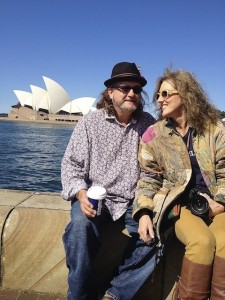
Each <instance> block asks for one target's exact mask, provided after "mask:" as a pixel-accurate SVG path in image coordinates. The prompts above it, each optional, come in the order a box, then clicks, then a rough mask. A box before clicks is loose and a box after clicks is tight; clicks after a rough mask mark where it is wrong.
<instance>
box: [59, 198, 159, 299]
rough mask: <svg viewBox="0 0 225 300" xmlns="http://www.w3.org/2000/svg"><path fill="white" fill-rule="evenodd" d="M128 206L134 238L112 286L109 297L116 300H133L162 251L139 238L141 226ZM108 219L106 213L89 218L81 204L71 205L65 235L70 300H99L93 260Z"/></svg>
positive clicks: (128, 225)
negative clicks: (102, 227)
mask: <svg viewBox="0 0 225 300" xmlns="http://www.w3.org/2000/svg"><path fill="white" fill-rule="evenodd" d="M131 213H132V206H129V207H128V209H127V211H126V213H125V214H124V216H123V217H122V218H124V221H125V226H126V228H127V230H128V232H129V234H130V235H131V238H130V240H129V243H128V246H127V249H126V251H125V255H124V258H123V261H122V263H121V265H120V266H119V267H118V269H117V273H116V275H115V277H114V278H113V280H112V281H111V283H110V288H109V289H108V290H107V294H108V295H110V296H111V297H112V298H113V299H115V300H131V299H132V298H133V296H134V295H135V294H136V292H137V291H138V290H139V289H140V287H141V286H142V285H143V283H144V282H145V281H146V279H147V278H148V277H149V275H150V274H151V273H152V272H153V270H154V269H155V267H156V264H157V263H158V262H159V259H160V256H161V250H159V249H157V248H156V246H155V245H154V244H153V245H151V246H148V245H147V244H145V243H144V242H143V241H142V240H140V238H139V234H138V233H137V229H138V223H137V222H136V221H134V220H133V218H132V215H131ZM107 218H109V213H108V212H104V211H103V213H102V214H101V215H100V216H96V217H95V218H90V219H89V218H87V217H86V216H84V215H83V213H82V212H81V210H80V203H79V201H75V202H73V203H72V208H71V221H70V223H69V224H68V225H67V227H66V230H65V233H64V235H63V242H64V247H65V252H66V263H67V267H68V269H69V275H68V286H69V288H68V293H67V299H68V300H96V299H97V286H96V282H95V273H94V269H93V259H94V258H95V256H96V254H97V251H98V249H99V247H100V245H101V233H100V232H101V225H102V224H103V222H104V221H107Z"/></svg>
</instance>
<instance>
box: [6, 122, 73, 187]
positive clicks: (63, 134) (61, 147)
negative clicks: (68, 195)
mask: <svg viewBox="0 0 225 300" xmlns="http://www.w3.org/2000/svg"><path fill="white" fill-rule="evenodd" d="M73 129H74V125H71V126H65V125H55V124H46V123H45V124H39V123H28V122H10V121H2V122H0V188H1V189H16V190H27V191H41V192H60V191H61V179H60V173H61V161H62V157H63V155H64V152H65V149H66V146H67V144H68V142H69V139H70V136H71V134H72V131H73Z"/></svg>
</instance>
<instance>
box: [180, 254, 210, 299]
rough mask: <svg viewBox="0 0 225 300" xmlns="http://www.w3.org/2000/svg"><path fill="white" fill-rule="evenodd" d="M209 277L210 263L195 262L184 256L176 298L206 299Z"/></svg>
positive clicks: (208, 290)
mask: <svg viewBox="0 0 225 300" xmlns="http://www.w3.org/2000/svg"><path fill="white" fill-rule="evenodd" d="M211 278H212V265H202V264H197V263H194V262H192V261H190V260H189V259H187V258H186V257H185V256H184V258H183V263H182V270H181V279H180V282H179V292H178V298H177V299H182V300H183V299H194V300H206V299H208V298H209V295H210V285H211Z"/></svg>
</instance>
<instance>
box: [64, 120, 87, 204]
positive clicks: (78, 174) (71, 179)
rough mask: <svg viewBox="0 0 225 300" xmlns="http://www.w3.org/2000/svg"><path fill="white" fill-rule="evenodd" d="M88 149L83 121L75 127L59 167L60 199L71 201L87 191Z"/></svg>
mask: <svg viewBox="0 0 225 300" xmlns="http://www.w3.org/2000/svg"><path fill="white" fill-rule="evenodd" d="M89 157H90V147H89V143H88V133H87V129H86V126H85V120H84V119H83V118H82V119H81V120H80V121H79V122H78V124H77V125H76V127H75V129H74V131H73V133H72V135H71V138H70V141H69V143H68V146H67V148H66V151H65V154H64V156H63V159H62V165H61V181H62V197H63V198H64V199H65V200H73V199H75V198H76V194H77V193H78V192H79V191H80V190H87V189H88V184H87V180H88V173H89V165H90V162H89Z"/></svg>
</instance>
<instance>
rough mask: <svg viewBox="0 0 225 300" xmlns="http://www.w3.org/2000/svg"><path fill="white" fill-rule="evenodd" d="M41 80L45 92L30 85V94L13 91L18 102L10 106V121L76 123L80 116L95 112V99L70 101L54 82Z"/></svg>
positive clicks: (48, 79)
mask: <svg viewBox="0 0 225 300" xmlns="http://www.w3.org/2000/svg"><path fill="white" fill-rule="evenodd" d="M43 79H44V82H45V85H46V90H45V89H42V88H40V87H38V86H34V85H30V88H31V92H25V91H20V90H14V93H15V95H16V96H17V98H18V100H19V102H18V104H16V105H13V106H12V110H11V111H10V113H9V115H8V117H9V118H10V119H15V118H16V119H23V120H25V119H26V120H50V121H70V122H77V121H78V120H79V119H80V117H81V116H83V115H85V114H87V113H88V112H89V111H91V110H95V107H93V105H94V103H95V101H96V99H95V98H91V97H81V98H78V99H74V100H71V99H70V97H69V95H68V94H67V92H66V91H65V90H64V88H63V87H62V86H61V85H59V84H58V83H57V82H56V81H54V80H52V79H50V78H47V77H44V76H43Z"/></svg>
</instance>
